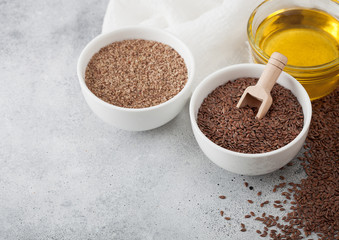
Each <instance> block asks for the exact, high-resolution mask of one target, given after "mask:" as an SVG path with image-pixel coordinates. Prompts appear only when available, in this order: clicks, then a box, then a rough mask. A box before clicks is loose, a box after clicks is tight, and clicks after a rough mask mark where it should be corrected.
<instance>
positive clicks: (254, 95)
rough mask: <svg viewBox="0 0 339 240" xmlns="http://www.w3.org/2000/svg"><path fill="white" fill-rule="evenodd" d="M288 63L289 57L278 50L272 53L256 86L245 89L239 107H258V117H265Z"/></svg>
mask: <svg viewBox="0 0 339 240" xmlns="http://www.w3.org/2000/svg"><path fill="white" fill-rule="evenodd" d="M286 63H287V57H285V56H284V55H282V54H281V53H278V52H274V53H272V55H271V57H270V59H269V60H268V63H267V65H266V67H265V69H264V72H263V73H262V74H261V76H260V78H259V81H258V82H257V84H256V85H255V86H249V87H247V88H246V89H245V91H244V93H243V94H242V96H241V98H240V100H239V102H238V104H237V108H241V107H245V106H246V105H249V106H250V107H257V108H259V109H258V113H257V116H256V118H257V119H261V118H263V117H264V116H265V115H266V113H267V112H268V109H270V107H271V105H272V97H271V90H272V88H273V86H274V84H275V82H276V81H277V79H278V77H279V75H280V73H281V71H282V70H283V68H284V67H285V65H286Z"/></svg>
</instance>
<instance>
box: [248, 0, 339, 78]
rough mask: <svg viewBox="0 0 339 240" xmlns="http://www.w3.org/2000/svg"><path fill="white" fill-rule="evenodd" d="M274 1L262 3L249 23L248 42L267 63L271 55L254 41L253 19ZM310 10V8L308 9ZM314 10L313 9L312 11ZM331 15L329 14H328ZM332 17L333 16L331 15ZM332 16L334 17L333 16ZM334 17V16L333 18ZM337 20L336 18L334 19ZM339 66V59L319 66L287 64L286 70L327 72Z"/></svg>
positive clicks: (269, 0) (252, 14) (266, 0)
mask: <svg viewBox="0 0 339 240" xmlns="http://www.w3.org/2000/svg"><path fill="white" fill-rule="evenodd" d="M272 1H278V0H265V1H263V2H262V3H260V4H259V5H258V6H257V7H256V8H255V9H254V10H253V11H252V13H251V15H250V17H249V18H248V21H247V31H246V32H247V38H248V42H249V44H250V46H251V47H252V49H253V50H254V51H255V52H256V53H257V54H258V56H259V57H260V58H262V59H263V60H265V61H266V62H267V61H268V59H269V58H270V56H269V55H267V54H266V53H265V52H264V51H263V50H262V49H261V48H260V47H259V46H257V44H256V43H255V40H254V36H253V32H252V23H253V19H254V17H255V15H256V14H257V12H258V10H259V8H261V7H262V6H264V5H265V4H266V3H268V2H272ZM329 1H331V2H334V3H336V2H335V0H329ZM308 9H309V8H308ZM311 10H312V9H311ZM321 11H322V12H326V11H324V10H321ZM328 14H329V13H328ZM329 15H331V14H329ZM331 16H332V15H331ZM333 17H334V16H333ZM334 18H335V17H334ZM338 64H339V57H337V58H335V59H333V60H332V61H329V62H326V63H323V64H319V65H312V66H297V65H289V64H286V68H288V69H290V70H292V71H298V72H299V71H310V70H312V71H316V72H317V71H325V70H328V69H332V68H334V67H336V66H338Z"/></svg>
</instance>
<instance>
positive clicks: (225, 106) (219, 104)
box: [197, 78, 304, 153]
mask: <svg viewBox="0 0 339 240" xmlns="http://www.w3.org/2000/svg"><path fill="white" fill-rule="evenodd" d="M257 80H258V79H257V78H239V79H236V80H234V81H229V82H227V83H226V84H224V85H222V86H219V87H217V88H216V89H215V90H214V91H213V92H212V93H210V94H209V95H208V96H207V97H206V98H205V99H204V101H203V103H202V104H201V106H200V108H199V111H198V119H197V123H198V126H199V128H200V130H201V131H202V132H203V133H204V134H205V136H206V137H208V138H209V139H210V140H211V141H212V142H214V143H216V144H217V145H219V146H221V147H223V148H226V149H229V150H232V151H236V152H242V153H263V152H269V151H273V150H276V149H278V148H281V147H283V146H285V145H286V144H288V143H290V142H291V141H292V140H293V139H294V138H295V137H296V136H297V135H298V134H299V133H300V131H301V130H302V128H303V124H304V118H303V112H302V108H301V106H300V104H299V102H298V100H297V99H296V97H295V96H294V95H293V94H292V93H291V91H290V90H288V89H286V88H284V87H282V86H281V85H279V84H275V85H274V87H273V89H272V91H271V95H272V98H273V104H272V106H271V108H270V110H269V111H268V112H267V114H266V116H265V117H264V118H262V119H261V120H257V119H255V116H256V112H257V109H256V108H251V107H244V108H237V107H236V105H237V103H238V101H239V99H240V97H241V95H242V94H243V92H244V91H245V89H246V88H247V87H248V86H250V85H255V84H256V82H257Z"/></svg>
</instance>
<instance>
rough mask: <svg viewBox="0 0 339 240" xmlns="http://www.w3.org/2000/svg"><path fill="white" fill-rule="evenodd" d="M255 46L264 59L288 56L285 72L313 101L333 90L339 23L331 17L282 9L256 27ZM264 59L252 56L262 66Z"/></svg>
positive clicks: (338, 60)
mask: <svg viewBox="0 0 339 240" xmlns="http://www.w3.org/2000/svg"><path fill="white" fill-rule="evenodd" d="M254 44H255V45H256V46H258V48H259V49H261V50H262V51H263V52H264V53H265V54H266V56H270V55H271V54H272V53H273V52H280V53H282V54H284V55H285V56H287V58H288V63H287V64H288V65H287V66H286V68H285V71H286V72H288V73H290V74H291V75H292V76H294V77H295V78H296V79H298V81H299V82H300V83H302V84H303V86H304V87H305V89H306V90H307V92H308V94H309V96H310V98H311V99H312V100H314V99H317V98H320V97H322V96H325V95H327V94H328V93H330V92H331V91H332V90H333V89H335V88H336V86H337V83H338V79H339V21H338V19H336V18H335V17H333V16H331V15H330V14H328V13H326V12H324V11H321V10H316V9H307V8H291V9H281V10H279V11H276V12H274V13H272V14H270V15H269V16H267V17H266V18H265V19H264V20H263V21H262V22H261V23H260V24H259V26H258V28H257V30H256V33H255V36H254ZM259 55H260V54H259ZM263 59H264V58H263V57H260V56H256V54H254V60H255V61H256V62H259V63H263V62H262V60H263ZM264 62H267V61H264Z"/></svg>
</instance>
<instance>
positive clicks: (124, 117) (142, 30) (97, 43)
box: [77, 27, 195, 131]
mask: <svg viewBox="0 0 339 240" xmlns="http://www.w3.org/2000/svg"><path fill="white" fill-rule="evenodd" d="M127 39H145V40H153V41H157V42H161V43H164V44H167V45H169V46H171V47H172V48H173V49H174V50H176V51H177V52H178V53H179V54H180V56H181V57H182V58H183V59H184V61H185V64H186V67H187V71H188V79H187V83H186V85H185V87H184V88H183V89H182V90H181V91H180V92H179V93H178V94H177V95H175V96H174V97H173V98H171V99H169V100H168V101H166V102H164V103H161V104H159V105H156V106H152V107H148V108H123V107H118V106H114V105H112V104H109V103H107V102H105V101H103V100H101V99H100V98H98V97H97V96H95V95H94V94H93V93H92V92H91V91H90V90H89V89H88V87H87V85H86V83H85V71H86V67H87V64H88V62H89V61H90V59H91V58H92V56H93V55H94V54H95V53H97V52H98V51H99V50H100V49H101V48H102V47H105V46H107V45H108V44H111V43H113V42H116V41H122V40H127ZM194 68H195V64H194V59H193V56H192V53H191V51H190V50H189V49H188V47H187V46H186V45H185V44H184V43H183V42H182V41H180V40H179V39H178V38H176V37H175V36H173V35H172V34H170V33H168V32H166V31H164V30H160V29H156V28H149V27H125V28H121V29H118V30H115V31H113V32H109V33H105V34H101V35H99V36H97V37H96V38H94V39H93V40H92V41H91V42H89V43H88V44H87V46H86V47H85V48H84V50H83V51H82V52H81V54H80V57H79V60H78V66H77V73H78V78H79V82H80V86H81V90H82V94H83V95H84V97H85V100H86V102H87V104H88V105H89V107H90V108H91V109H92V111H93V112H94V113H95V114H96V115H97V116H98V117H99V118H101V119H102V120H103V121H105V122H107V123H109V124H112V125H113V126H115V127H117V128H120V129H124V130H129V131H145V130H150V129H153V128H157V127H160V126H162V125H164V124H165V123H167V122H169V121H170V120H171V119H173V118H174V117H175V116H176V115H177V114H178V113H179V112H180V111H181V110H182V108H183V107H184V105H185V103H186V102H187V100H188V99H189V97H190V96H191V94H192V81H193V75H194Z"/></svg>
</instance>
